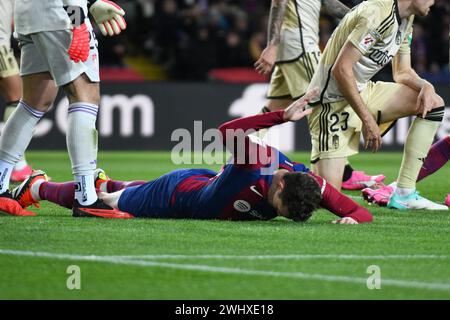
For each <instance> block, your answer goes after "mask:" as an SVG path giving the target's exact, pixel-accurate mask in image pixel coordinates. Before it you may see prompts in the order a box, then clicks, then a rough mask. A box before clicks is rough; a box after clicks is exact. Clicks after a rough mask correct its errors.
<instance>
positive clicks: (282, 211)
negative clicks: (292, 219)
mask: <svg viewBox="0 0 450 320" xmlns="http://www.w3.org/2000/svg"><path fill="white" fill-rule="evenodd" d="M282 191H283V188H282V187H281V186H279V187H278V189H277V191H275V194H274V196H273V200H272V205H273V207H274V208H275V209H276V210H277V214H278V215H279V216H281V217H286V218H289V212H288V210H287V208H286V207H285V206H284V204H283V201H282V200H281V196H280V195H281V192H282Z"/></svg>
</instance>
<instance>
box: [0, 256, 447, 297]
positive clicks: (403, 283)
mask: <svg viewBox="0 0 450 320" xmlns="http://www.w3.org/2000/svg"><path fill="white" fill-rule="evenodd" d="M0 254H3V255H14V256H28V257H38V258H49V259H58V260H72V261H90V262H104V263H111V264H121V265H129V266H141V267H164V268H170V269H178V270H190V271H201V272H211V273H224V274H237V275H250V276H270V277H283V278H294V279H304V280H320V281H328V282H346V283H357V284H361V285H365V284H366V281H367V279H366V278H361V277H349V276H340V275H325V274H312V273H304V272H282V271H271V270H251V269H241V268H229V267H216V266H209V265H196V264H178V263H168V262H157V261H146V260H133V259H131V260H130V259H124V258H118V257H110V256H94V255H91V256H87V255H73V254H58V253H51V252H33V251H20V250H4V249H0ZM382 285H388V286H395V287H402V288H414V289H428V290H439V291H446V292H450V284H447V283H435V282H420V281H407V280H397V279H382Z"/></svg>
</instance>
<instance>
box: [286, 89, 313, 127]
mask: <svg viewBox="0 0 450 320" xmlns="http://www.w3.org/2000/svg"><path fill="white" fill-rule="evenodd" d="M318 95H319V88H314V89H312V90H310V91H308V92H307V93H306V94H305V95H304V96H303V97H301V98H300V99H298V100H297V101H295V102H293V103H292V104H291V105H290V106H289V107H287V108H286V110H284V115H283V118H284V120H285V121H298V120H300V119H302V118H304V117H305V116H307V115H309V114H310V113H311V112H312V109H310V108H307V106H308V103H309V102H310V101H311V100H312V99H314V98H316V97H317V96H318Z"/></svg>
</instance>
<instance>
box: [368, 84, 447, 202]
mask: <svg viewBox="0 0 450 320" xmlns="http://www.w3.org/2000/svg"><path fill="white" fill-rule="evenodd" d="M418 95H419V93H418V92H416V91H415V90H413V89H411V88H409V87H407V86H405V85H402V84H397V83H385V82H378V83H376V84H375V85H374V86H373V87H372V89H371V93H370V96H369V99H368V102H367V105H368V108H369V110H370V111H371V112H372V114H373V115H374V116H375V117H376V116H377V115H379V117H380V118H381V119H378V121H379V122H380V123H389V122H392V121H395V120H396V119H399V118H403V117H405V116H415V115H416V114H417V99H418ZM394 96H395V99H393V98H392V97H394ZM434 100H435V101H434V102H433V105H432V107H433V109H432V110H431V111H430V112H428V113H427V115H426V116H425V117H422V116H417V117H416V118H415V119H414V120H413V123H412V124H411V126H410V128H409V131H408V135H407V137H406V142H405V146H404V151H403V159H402V164H401V167H400V170H399V175H398V179H397V188H396V191H395V193H394V194H393V196H392V197H391V199H390V201H389V203H388V206H389V207H392V208H398V209H430V210H446V209H447V207H445V206H442V205H439V204H436V203H433V202H431V201H429V200H427V199H425V198H423V197H421V196H419V195H418V194H417V192H416V181H417V178H418V176H419V172H420V169H421V168H422V165H423V162H424V159H425V158H426V156H427V154H428V151H429V150H430V147H431V144H432V143H433V140H434V136H435V134H436V132H437V130H438V128H439V125H440V124H441V122H442V120H443V116H444V108H445V104H444V100H443V99H442V98H440V97H439V96H436V99H434ZM399 101H400V103H399Z"/></svg>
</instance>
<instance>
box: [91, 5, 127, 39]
mask: <svg viewBox="0 0 450 320" xmlns="http://www.w3.org/2000/svg"><path fill="white" fill-rule="evenodd" d="M88 5H89V12H90V13H91V15H92V16H93V17H94V20H95V23H97V25H98V27H99V28H100V31H101V33H102V34H103V35H104V36H115V35H118V34H120V33H121V32H122V31H123V30H125V29H126V28H127V23H126V22H125V19H124V18H123V16H124V15H125V11H124V10H123V9H122V8H121V7H120V6H118V5H117V4H115V3H114V2H112V1H108V0H89V4H88Z"/></svg>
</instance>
